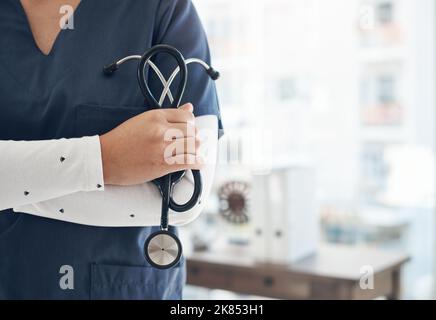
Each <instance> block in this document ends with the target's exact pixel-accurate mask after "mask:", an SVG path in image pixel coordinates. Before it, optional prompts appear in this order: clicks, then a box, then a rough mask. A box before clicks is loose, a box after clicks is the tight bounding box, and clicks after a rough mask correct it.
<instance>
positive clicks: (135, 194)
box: [14, 115, 218, 227]
mask: <svg viewBox="0 0 436 320" xmlns="http://www.w3.org/2000/svg"><path fill="white" fill-rule="evenodd" d="M196 125H197V128H198V129H199V132H200V135H201V136H202V137H203V141H202V147H201V148H202V154H204V155H205V158H206V160H205V165H204V167H203V169H202V170H201V171H200V172H201V176H202V181H203V192H202V194H201V198H200V201H199V203H198V204H197V205H196V206H195V207H194V208H192V209H191V210H189V211H186V212H182V213H178V212H172V211H170V217H169V222H170V225H182V224H186V223H189V222H191V221H192V220H194V219H195V218H196V217H197V216H198V215H199V214H200V213H201V210H202V209H203V206H204V204H205V202H206V200H207V198H208V196H209V194H210V190H211V187H212V182H213V178H214V173H215V165H216V154H217V144H218V138H217V137H218V134H217V132H218V122H217V118H216V116H214V115H210V116H202V117H198V118H197V119H196ZM193 189H194V188H193V179H192V175H191V173H190V171H188V174H187V175H186V176H185V177H184V178H183V179H182V181H181V182H180V183H179V184H177V185H176V187H175V189H174V194H173V197H174V200H175V201H176V202H177V203H184V202H186V201H187V200H189V198H190V197H191V194H192V191H193ZM161 205H162V197H161V195H160V193H159V191H158V189H157V187H156V186H155V185H154V184H152V183H145V184H141V185H136V186H106V187H105V190H104V191H103V192H78V193H75V194H71V195H67V196H65V197H60V198H57V199H53V200H49V201H42V202H38V203H34V204H29V205H26V206H21V207H16V208H14V210H15V211H17V212H24V213H28V214H33V215H37V216H42V217H47V218H52V219H58V220H63V221H68V222H73V223H79V224H85V225H92V226H105V227H127V226H157V225H159V224H160V212H161Z"/></svg>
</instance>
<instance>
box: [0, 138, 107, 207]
mask: <svg viewBox="0 0 436 320" xmlns="http://www.w3.org/2000/svg"><path fill="white" fill-rule="evenodd" d="M0 154H1V157H0V210H4V209H10V208H14V207H17V206H23V205H28V204H31V203H36V202H41V201H47V200H50V199H54V198H59V197H62V196H66V195H69V194H73V193H76V192H80V191H103V190H104V182H103V166H102V161H101V149H100V139H99V137H98V136H94V137H84V138H78V139H60V140H45V141H0Z"/></svg>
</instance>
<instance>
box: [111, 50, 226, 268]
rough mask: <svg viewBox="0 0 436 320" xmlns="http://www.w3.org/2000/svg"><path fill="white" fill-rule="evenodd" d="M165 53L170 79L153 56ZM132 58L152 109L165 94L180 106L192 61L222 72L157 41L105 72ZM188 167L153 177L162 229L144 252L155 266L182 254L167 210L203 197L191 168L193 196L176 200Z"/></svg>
mask: <svg viewBox="0 0 436 320" xmlns="http://www.w3.org/2000/svg"><path fill="white" fill-rule="evenodd" d="M160 53H165V54H168V55H170V56H172V57H173V58H174V59H175V60H176V62H177V67H176V68H175V69H174V71H173V73H172V74H171V76H170V77H169V78H168V80H166V79H165V77H164V75H163V74H162V72H161V71H160V70H159V68H158V67H157V66H156V64H155V63H153V62H152V61H151V59H152V58H153V57H154V56H156V55H157V54H160ZM130 60H139V65H138V69H137V78H138V83H139V87H140V88H141V92H142V94H143V95H144V97H145V101H146V103H147V106H148V107H149V108H150V109H151V110H152V109H158V108H162V107H163V104H164V101H165V99H166V97H168V99H169V101H170V107H171V108H178V107H179V106H180V103H181V101H182V98H183V94H184V92H185V89H186V85H187V82H188V68H187V66H188V65H189V64H192V63H197V64H200V65H201V66H203V67H204V69H205V70H206V72H207V74H208V75H209V76H210V78H211V79H212V80H217V79H218V78H219V76H220V74H219V72H217V71H216V70H214V69H213V68H212V67H210V66H209V65H208V64H207V63H206V62H204V61H203V60H200V59H196V58H191V59H187V60H185V58H184V57H183V55H182V54H181V53H180V51H178V50H177V49H176V48H174V47H171V46H168V45H157V46H154V47H152V48H150V49H149V50H147V51H146V52H145V53H144V54H143V55H142V56H139V55H132V56H128V57H125V58H123V59H121V60H119V61H117V62H114V63H112V64H110V65H107V66H105V67H104V68H103V72H104V73H105V74H106V75H112V74H113V73H114V72H115V71H116V70H118V68H119V67H120V66H121V65H122V64H123V63H125V62H127V61H130ZM148 67H149V68H151V69H152V70H153V71H154V72H155V73H156V75H157V77H158V78H159V80H160V82H161V83H162V85H163V90H162V94H161V96H160V98H159V101H158V100H156V98H155V96H154V94H153V92H152V91H151V89H150V87H149V85H148V82H147V71H148V70H149V68H148ZM178 74H180V81H179V84H178V86H177V92H176V95H175V96H173V94H172V92H171V85H172V84H173V82H174V80H175V79H176V77H177V75H178ZM185 173H186V172H185V171H182V172H176V173H172V174H169V175H166V176H164V177H161V178H159V179H156V180H154V181H153V183H154V184H155V185H156V186H157V188H158V189H159V192H160V194H161V196H162V210H161V221H160V231H158V232H155V233H153V234H151V235H150V236H149V237H148V238H147V240H146V241H145V244H144V254H145V257H146V259H147V261H148V262H149V263H150V264H151V265H152V266H153V267H155V268H159V269H167V268H171V267H172V266H174V265H175V264H177V263H178V262H179V260H180V257H181V255H182V245H181V242H180V240H179V239H178V238H177V236H176V235H175V234H173V233H171V232H169V230H168V213H169V209H171V210H173V211H175V212H185V211H188V210H190V209H192V208H193V207H194V206H195V205H196V204H197V203H198V202H199V200H200V196H201V193H202V189H203V187H202V179H201V174H200V171H198V170H192V176H193V179H194V192H193V194H192V196H191V198H190V199H189V200H188V201H187V202H186V203H184V204H178V203H176V202H175V201H174V199H173V197H172V194H173V190H174V187H175V185H177V183H179V182H180V180H181V179H182V178H183V177H184V176H185Z"/></svg>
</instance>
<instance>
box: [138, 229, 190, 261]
mask: <svg viewBox="0 0 436 320" xmlns="http://www.w3.org/2000/svg"><path fill="white" fill-rule="evenodd" d="M144 255H145V258H146V259H147V261H148V262H149V263H150V264H151V266H153V267H155V268H158V269H168V268H171V267H173V266H174V265H176V264H177V263H178V262H179V261H180V257H181V255H182V244H181V243H180V240H179V239H178V238H177V237H176V236H175V235H174V234H172V233H171V232H168V231H166V230H161V231H158V232H155V233H153V234H152V235H150V236H149V237H148V238H147V240H146V241H145V244H144Z"/></svg>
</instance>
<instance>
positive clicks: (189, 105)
mask: <svg viewBox="0 0 436 320" xmlns="http://www.w3.org/2000/svg"><path fill="white" fill-rule="evenodd" d="M179 109H181V110H187V111H189V112H194V106H193V105H192V103H187V104H184V105H183V106H181V107H180V108H179Z"/></svg>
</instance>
